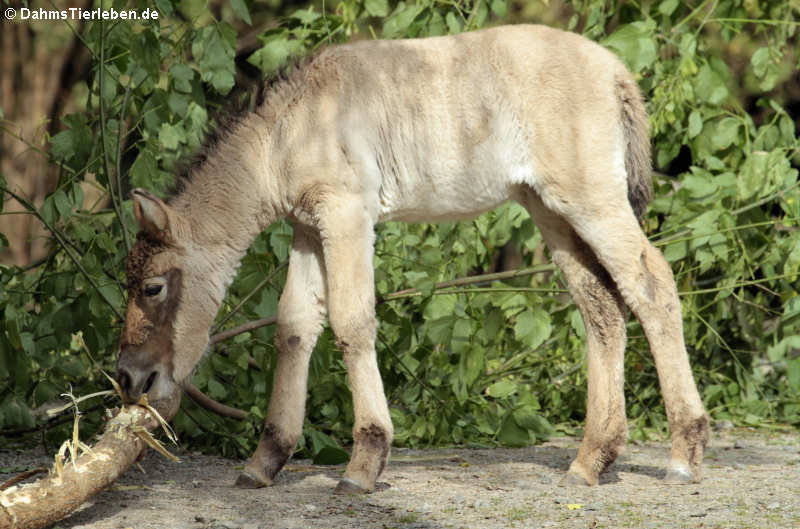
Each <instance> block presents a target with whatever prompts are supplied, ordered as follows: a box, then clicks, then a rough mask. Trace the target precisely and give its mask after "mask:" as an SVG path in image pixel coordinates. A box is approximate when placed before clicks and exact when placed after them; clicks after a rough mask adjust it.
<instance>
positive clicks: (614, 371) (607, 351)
mask: <svg viewBox="0 0 800 529" xmlns="http://www.w3.org/2000/svg"><path fill="white" fill-rule="evenodd" d="M523 202H524V203H525V206H526V207H527V208H528V211H529V212H530V214H531V218H532V219H533V221H534V222H535V223H536V225H537V226H538V227H539V229H540V231H541V232H542V235H543V236H544V239H545V242H546V243H547V246H548V248H550V253H551V254H552V256H553V261H555V263H556V264H557V265H558V266H559V267H560V268H561V270H562V272H563V274H564V277H565V279H566V281H567V285H568V287H569V290H570V293H571V294H572V297H573V299H574V300H575V303H576V305H577V306H578V309H579V310H580V312H581V316H582V317H583V321H584V325H585V327H586V347H587V357H588V373H587V375H588V398H587V406H586V408H587V409H586V429H585V433H584V436H583V441H582V442H581V446H580V448H579V449H578V456H577V457H576V458H575V460H574V461H573V462H572V464H571V465H570V467H569V473H568V474H567V480H568V481H569V482H573V483H576V484H586V485H595V484H596V483H597V481H598V477H599V475H600V473H602V472H603V470H605V469H606V468H607V467H608V465H610V464H611V463H612V462H613V461H614V460H615V459H616V457H617V455H619V453H620V452H621V451H622V449H623V447H624V445H625V441H626V439H627V437H628V426H627V421H626V417H625V395H624V393H623V358H624V354H625V341H626V331H625V320H626V314H625V306H624V303H623V301H622V297H621V296H620V294H619V292H618V291H617V288H616V286H615V285H614V282H613V281H612V280H611V278H610V277H609V275H608V273H607V272H606V271H605V269H604V268H603V267H602V266H601V265H600V263H599V262H598V261H597V258H596V257H595V256H594V254H593V253H592V250H591V249H590V248H589V247H588V246H587V245H586V244H585V243H584V242H583V241H582V240H581V239H580V238H579V237H578V236H577V235H576V234H575V232H574V231H573V229H572V227H571V226H570V225H569V224H567V222H566V221H565V220H564V219H563V218H561V217H560V216H558V215H556V214H555V213H553V212H552V211H550V210H548V209H547V208H545V207H544V205H543V204H542V203H541V201H540V200H539V198H538V196H536V195H535V194H534V193H533V192H530V193H529V194H528V196H526V197H525V199H524V200H523Z"/></svg>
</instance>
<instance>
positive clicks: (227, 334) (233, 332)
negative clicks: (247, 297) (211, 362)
mask: <svg viewBox="0 0 800 529" xmlns="http://www.w3.org/2000/svg"><path fill="white" fill-rule="evenodd" d="M277 321H278V318H277V317H275V316H270V317H269V318H262V319H260V320H253V321H248V322H247V323H244V324H242V325H239V326H238V327H234V328H233V329H228V330H227V331H223V332H221V333H218V334H215V335H214V336H212V337H211V338H210V339H209V343H210V344H211V345H213V344H215V343H219V342H223V341H225V340H229V339H231V338H233V337H234V336H237V335H239V334H242V333H245V332H247V331H252V330H254V329H258V328H260V327H265V326H267V325H272V324H274V323H275V322H277Z"/></svg>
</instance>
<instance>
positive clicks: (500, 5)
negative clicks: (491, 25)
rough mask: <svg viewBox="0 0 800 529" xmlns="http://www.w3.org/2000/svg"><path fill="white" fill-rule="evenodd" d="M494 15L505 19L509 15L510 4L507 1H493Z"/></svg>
mask: <svg viewBox="0 0 800 529" xmlns="http://www.w3.org/2000/svg"><path fill="white" fill-rule="evenodd" d="M492 14H493V15H494V16H496V17H499V18H503V17H505V16H506V15H507V14H508V3H507V2H506V0H492Z"/></svg>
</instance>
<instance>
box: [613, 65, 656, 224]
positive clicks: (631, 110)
mask: <svg viewBox="0 0 800 529" xmlns="http://www.w3.org/2000/svg"><path fill="white" fill-rule="evenodd" d="M617 97H619V100H620V103H621V104H622V105H621V106H622V109H621V116H620V119H621V122H622V129H623V131H624V134H625V170H626V171H627V173H628V201H629V202H630V203H631V206H632V207H633V211H634V213H636V217H637V218H638V219H639V220H641V219H642V218H643V217H644V213H645V211H646V210H647V204H649V203H650V201H651V200H652V199H653V182H652V175H651V158H650V134H649V132H648V125H647V111H646V110H645V108H644V100H643V99H642V94H641V93H640V92H639V87H638V86H636V82H635V81H634V80H633V79H631V78H630V75H629V74H627V73H626V74H625V75H624V76H619V77H618V78H617Z"/></svg>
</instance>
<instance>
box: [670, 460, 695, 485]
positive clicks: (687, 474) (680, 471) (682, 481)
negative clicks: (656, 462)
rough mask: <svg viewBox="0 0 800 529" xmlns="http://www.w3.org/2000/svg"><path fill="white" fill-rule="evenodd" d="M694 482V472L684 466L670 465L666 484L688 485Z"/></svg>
mask: <svg viewBox="0 0 800 529" xmlns="http://www.w3.org/2000/svg"><path fill="white" fill-rule="evenodd" d="M693 482H694V476H693V475H692V471H691V470H689V469H688V468H686V466H684V465H677V464H676V465H670V466H669V468H668V469H667V475H666V476H664V483H666V484H668V485H686V484H689V483H693Z"/></svg>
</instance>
